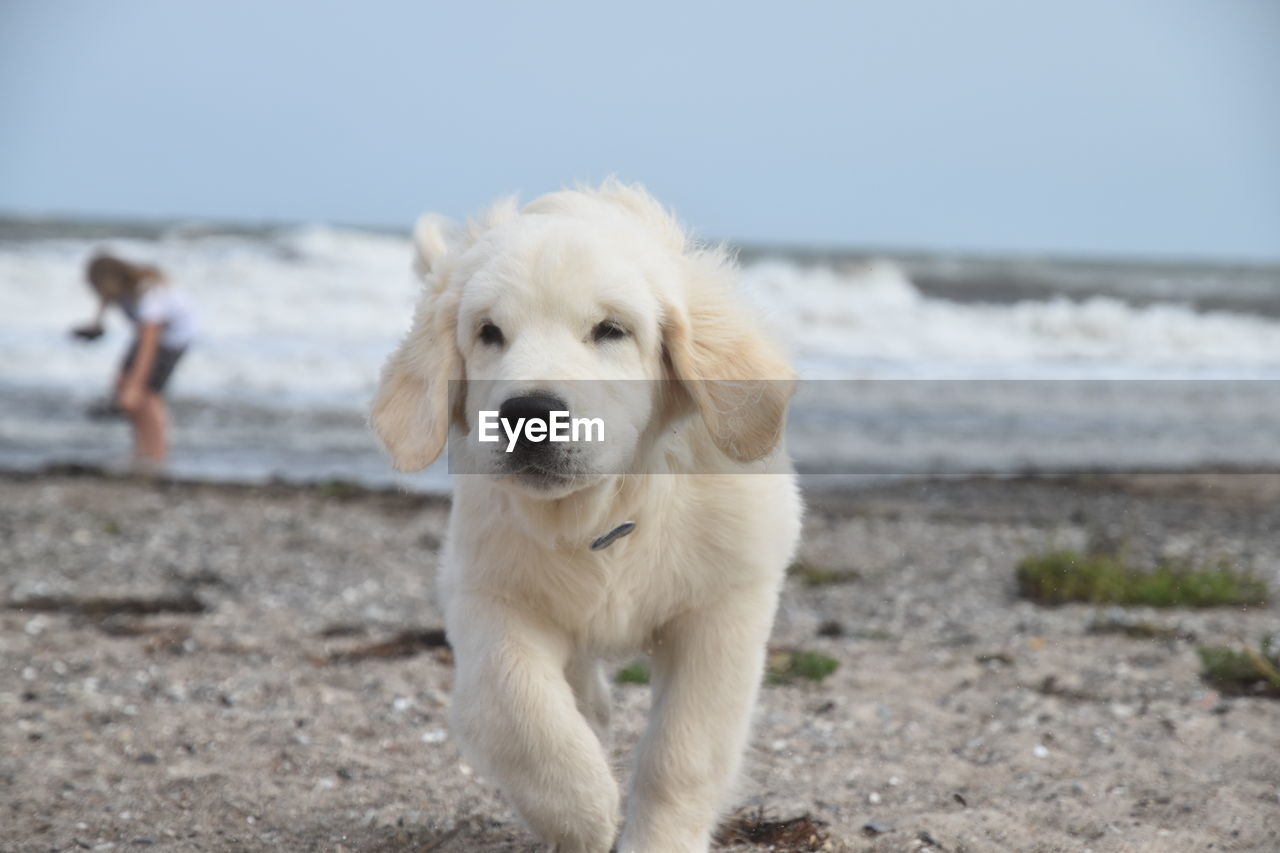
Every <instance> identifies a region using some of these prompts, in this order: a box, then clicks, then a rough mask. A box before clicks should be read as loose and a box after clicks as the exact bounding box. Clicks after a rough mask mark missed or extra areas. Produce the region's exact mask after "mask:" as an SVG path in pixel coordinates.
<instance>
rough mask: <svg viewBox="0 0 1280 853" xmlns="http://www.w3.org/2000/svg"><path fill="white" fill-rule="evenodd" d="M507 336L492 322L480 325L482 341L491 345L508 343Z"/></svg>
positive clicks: (498, 345)
mask: <svg viewBox="0 0 1280 853" xmlns="http://www.w3.org/2000/svg"><path fill="white" fill-rule="evenodd" d="M506 340H507V339H506V338H504V337H503V336H502V330H501V329H499V328H498V327H497V326H495V325H493V324H492V323H485V324H484V325H483V326H481V327H480V342H481V343H485V344H488V345H489V346H494V347H500V346H502V345H503V344H504V343H506Z"/></svg>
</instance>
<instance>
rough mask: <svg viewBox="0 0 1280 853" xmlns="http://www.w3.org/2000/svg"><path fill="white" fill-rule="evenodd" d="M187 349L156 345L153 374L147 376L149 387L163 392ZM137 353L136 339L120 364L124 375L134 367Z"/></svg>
mask: <svg viewBox="0 0 1280 853" xmlns="http://www.w3.org/2000/svg"><path fill="white" fill-rule="evenodd" d="M186 351H187V350H186V348H185V347H183V348H181V349H172V348H171V347H165V346H160V347H156V357H155V361H154V362H152V364H151V375H150V376H148V377H147V388H148V389H150V390H151V391H154V392H155V393H157V394H159V393H161V392H163V391H164V386H166V385H168V384H169V377H170V376H172V375H173V369H174V368H175V367H177V366H178V361H179V360H180V359H181V358H182V354H183V353H185V352H186ZM137 355H138V342H137V341H136V340H135V341H134V342H133V344H132V345H131V346H130V347H129V351H128V352H127V353H125V356H124V363H123V364H121V365H120V373H121V374H122V375H123V374H125V373H128V372H129V368H131V367H133V360H134V358H136V357H137Z"/></svg>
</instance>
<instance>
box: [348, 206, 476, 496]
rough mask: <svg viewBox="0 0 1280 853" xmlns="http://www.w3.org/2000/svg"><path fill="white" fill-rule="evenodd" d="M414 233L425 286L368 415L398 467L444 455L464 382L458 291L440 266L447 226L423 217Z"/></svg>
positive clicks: (425, 463)
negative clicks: (454, 396) (454, 395)
mask: <svg viewBox="0 0 1280 853" xmlns="http://www.w3.org/2000/svg"><path fill="white" fill-rule="evenodd" d="M413 237H414V244H415V247H416V251H417V257H416V258H415V259H414V269H415V270H416V271H417V272H418V274H419V275H420V276H421V277H422V279H423V285H424V290H423V294H422V297H421V299H420V300H419V302H418V307H417V310H416V311H415V313H414V318H413V325H412V327H411V328H410V329H409V333H408V334H407V335H405V338H404V340H403V341H401V342H400V346H399V347H397V348H396V351H395V352H393V353H392V354H391V356H390V357H389V358H388V359H387V361H386V364H384V365H383V367H382V379H381V382H380V383H379V385H378V390H377V392H376V393H375V394H374V397H373V402H372V404H371V406H370V418H369V422H370V424H371V425H372V426H373V431H374V432H375V433H376V434H377V436H378V438H379V439H381V441H382V443H383V444H384V445H385V446H386V448H387V450H388V451H389V452H390V453H391V461H392V464H393V465H394V466H395V468H396V470H397V471H420V470H422V469H423V468H425V467H427V466H428V465H430V464H431V463H432V462H434V461H435V459H436V457H437V456H439V455H440V451H441V450H443V449H444V444H445V440H446V439H447V438H448V434H449V420H450V412H451V410H452V407H451V403H450V399H449V393H450V389H449V383H450V380H454V381H457V382H461V380H462V356H461V355H460V354H459V352H458V345H457V340H456V331H455V330H456V326H457V320H458V293H457V289H456V288H455V287H451V286H450V284H449V277H448V275H447V272H446V271H445V270H443V269H441V262H442V261H443V260H444V259H445V258H446V257H447V256H448V254H449V230H448V225H447V223H446V222H445V221H443V220H441V219H440V218H438V217H434V216H424V217H423V218H422V219H420V220H418V224H417V225H416V226H415V227H414V232H413Z"/></svg>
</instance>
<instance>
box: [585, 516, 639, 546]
mask: <svg viewBox="0 0 1280 853" xmlns="http://www.w3.org/2000/svg"><path fill="white" fill-rule="evenodd" d="M635 529H636V523H635V522H634V521H624V522H622V523H621V524H619V525H618V526H617V527H615V528H613V529H612V530H610V531H609V532H608V533H606V534H605V535H603V536H601V537H600V538H599V539H597V540H596V541H594V542H592V543H591V550H592V551H603V550H604V549H605V548H608V547H609V546H610V545H612V544H613V543H614V542H617V541H618V540H619V539H621V538H622V537H623V536H629V535H631V532H632V531H634V530H635Z"/></svg>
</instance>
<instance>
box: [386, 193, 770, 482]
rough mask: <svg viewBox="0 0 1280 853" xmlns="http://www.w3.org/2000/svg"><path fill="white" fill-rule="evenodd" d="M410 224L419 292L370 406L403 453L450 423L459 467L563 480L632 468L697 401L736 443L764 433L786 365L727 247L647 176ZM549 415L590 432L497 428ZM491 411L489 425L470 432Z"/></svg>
mask: <svg viewBox="0 0 1280 853" xmlns="http://www.w3.org/2000/svg"><path fill="white" fill-rule="evenodd" d="M414 238H415V243H416V246H417V253H418V257H417V260H416V269H417V271H418V273H419V275H420V276H421V277H422V279H423V284H424V293H423V295H422V298H421V300H420V302H419V304H418V308H417V312H416V314H415V316H414V320H413V325H412V328H411V329H410V331H409V333H408V335H407V336H406V337H405V339H404V340H403V342H402V343H401V344H400V346H399V348H398V349H397V350H396V351H395V352H394V353H393V354H392V355H391V357H390V358H389V359H388V360H387V363H386V365H385V366H384V368H383V371H382V381H381V385H380V387H379V388H378V391H377V394H376V395H375V397H374V400H373V405H372V418H371V420H372V424H373V428H374V430H375V432H376V433H377V434H378V436H379V438H380V439H381V440H382V441H383V443H384V444H385V445H386V446H387V448H388V450H389V451H390V453H391V457H392V461H393V463H394V464H395V467H396V468H397V469H398V470H401V471H416V470H419V469H421V468H424V467H426V466H427V465H429V464H430V463H431V462H432V461H433V460H434V459H435V458H436V457H437V456H438V455H439V454H440V452H441V451H442V449H443V448H444V446H445V443H446V441H447V440H448V439H449V434H450V427H451V426H453V427H455V429H454V434H455V436H457V435H461V436H467V437H469V440H468V442H467V446H468V447H470V448H471V449H472V451H473V452H474V453H473V455H476V456H477V458H476V459H473V460H471V461H470V462H469V464H468V468H467V470H468V472H475V473H480V472H483V473H489V474H492V475H495V476H497V477H499V478H501V480H502V481H503V482H504V483H507V484H510V485H511V486H512V487H514V488H518V489H521V490H523V491H525V492H527V493H530V494H533V495H536V496H540V497H547V498H551V497H559V496H563V495H566V494H569V493H571V492H573V491H576V490H577V489H580V488H583V487H585V486H587V485H589V484H591V483H593V482H596V481H598V480H599V479H600V478H602V477H604V476H608V475H610V474H615V473H622V472H627V471H634V470H635V469H634V465H635V464H636V462H637V457H638V455H639V454H641V453H643V452H646V451H647V450H649V449H652V447H653V446H654V444H655V442H657V441H658V440H660V437H661V435H662V433H663V432H664V430H665V429H666V428H667V427H668V426H669V425H671V423H672V422H673V421H674V420H675V419H678V418H680V417H683V416H684V415H686V414H689V413H692V412H693V411H694V410H695V409H696V411H697V412H698V413H699V414H700V415H701V418H702V420H703V422H704V423H705V424H706V426H707V428H708V429H709V431H710V434H711V437H712V438H713V440H714V442H715V444H716V446H717V447H719V448H720V450H721V451H722V452H723V453H724V454H725V455H726V456H728V457H729V458H731V459H734V460H738V461H743V462H746V461H752V460H756V459H759V458H761V457H763V456H766V455H768V454H769V453H770V451H772V450H773V448H774V447H775V446H776V445H777V443H778V440H779V437H780V435H781V432H782V427H783V421H784V417H785V414H786V406H787V401H788V400H789V398H790V395H791V379H792V376H793V374H792V372H791V369H790V367H789V366H788V364H787V362H786V360H785V359H784V358H783V356H782V354H781V353H780V352H779V351H778V349H777V348H776V347H775V345H774V344H773V343H772V342H771V341H770V340H768V339H767V338H766V337H765V336H764V335H763V334H762V333H761V332H760V331H759V329H758V328H757V326H756V325H755V323H753V322H752V321H751V319H750V318H749V317H748V316H747V315H746V314H745V313H744V311H743V309H742V306H741V305H739V304H738V302H737V300H736V297H735V294H734V287H733V285H734V272H733V266H732V264H731V263H730V262H729V260H728V259H727V257H726V255H725V253H724V252H723V251H722V250H719V249H706V248H699V247H695V246H691V245H690V243H689V241H688V240H687V239H686V237H685V235H684V233H683V232H682V231H681V229H680V228H679V226H678V225H677V224H676V223H675V222H674V220H672V218H671V217H670V216H669V215H668V214H667V213H666V212H665V211H664V210H663V209H662V208H661V206H659V205H658V204H657V202H655V201H654V200H653V199H652V198H651V197H649V196H648V195H647V194H646V193H645V192H644V191H643V190H641V189H639V188H636V187H628V186H623V185H620V184H617V183H613V182H609V183H606V184H605V185H604V186H602V187H600V188H599V189H593V190H573V191H563V192H558V193H552V194H550V195H546V196H543V197H541V198H539V199H537V200H535V201H533V202H531V203H530V204H528V205H526V206H525V207H524V208H523V209H517V208H516V206H515V204H514V202H510V201H507V202H502V203H499V204H498V205H496V206H495V207H494V208H492V209H491V210H490V211H489V213H488V214H487V215H486V216H485V217H484V218H483V219H481V220H480V221H478V222H473V223H471V224H470V225H469V226H468V227H467V228H466V229H465V230H461V231H456V232H455V231H453V230H452V229H450V228H449V226H448V225H447V223H445V222H443V221H442V220H440V219H438V218H434V217H424V218H423V219H422V220H420V221H419V223H418V225H417V227H416V229H415V234H414ZM485 412H488V413H493V414H490V415H487V416H485V415H483V414H482V413H485ZM557 412H560V413H563V415H561V416H556V415H555V414H554V413H557ZM551 417H561V418H562V419H563V420H562V421H561V422H562V423H563V424H564V431H565V432H566V433H568V434H572V422H573V421H574V420H578V421H579V422H580V423H581V424H582V426H583V433H584V435H585V436H586V437H587V438H602V439H603V440H578V441H560V442H553V441H551V440H546V439H544V440H541V441H539V440H537V439H536V438H534V437H533V435H536V433H535V434H530V433H529V432H528V431H527V428H526V429H525V430H524V431H521V432H518V433H517V434H516V435H515V436H513V435H512V434H511V432H509V430H510V429H511V428H512V427H513V426H517V425H519V424H521V423H524V424H525V425H526V427H527V425H528V424H529V422H530V421H531V420H541V421H543V422H547V421H548V419H549V418H551ZM595 420H598V421H599V422H600V423H601V425H602V427H603V428H602V429H601V430H600V432H602V433H603V435H602V436H599V435H595V434H593V432H592V430H593V423H592V422H593V421H595ZM486 421H487V425H488V426H489V427H490V429H489V430H487V433H488V435H493V434H494V433H495V432H496V436H497V440H496V441H488V440H487V439H486V441H487V443H478V441H477V439H478V437H479V434H481V427H482V425H485V423H486ZM455 446H456V445H455ZM451 452H452V451H451Z"/></svg>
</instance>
